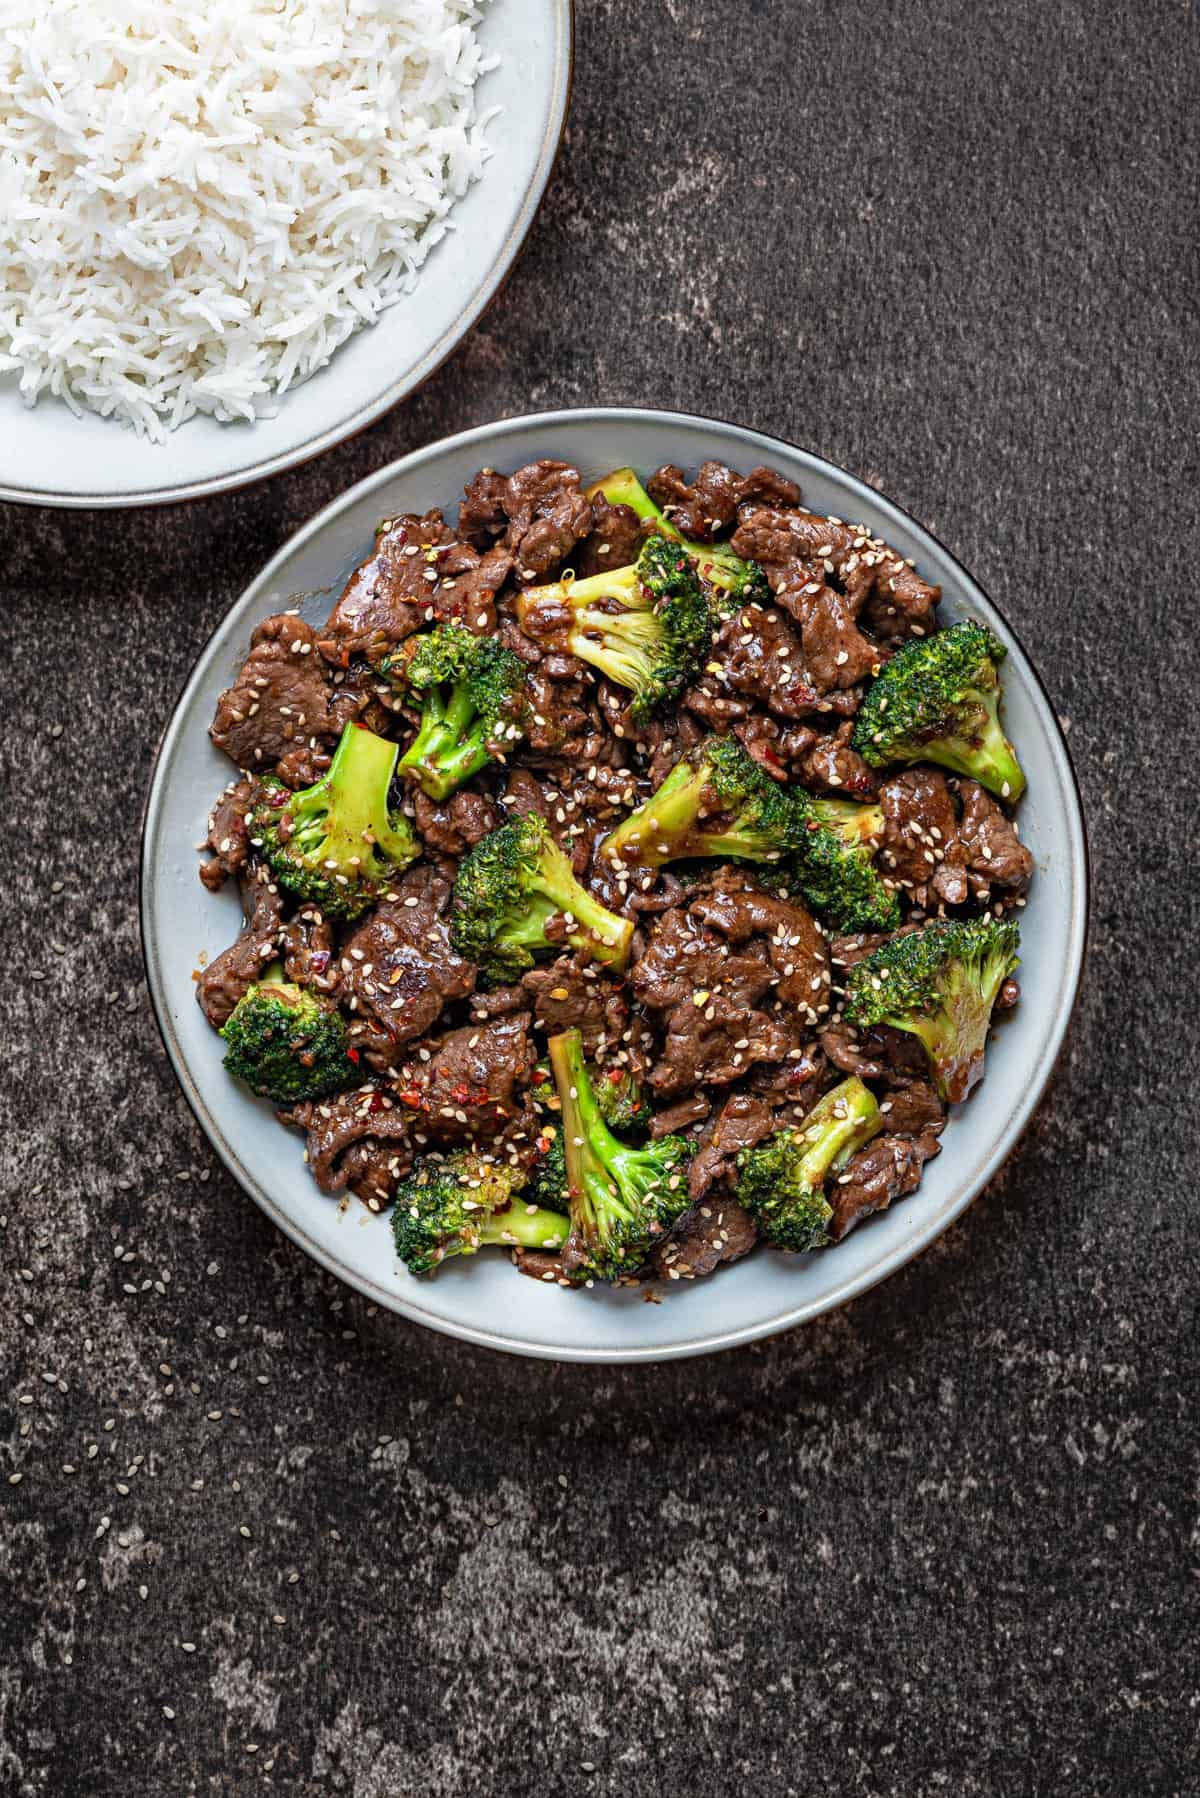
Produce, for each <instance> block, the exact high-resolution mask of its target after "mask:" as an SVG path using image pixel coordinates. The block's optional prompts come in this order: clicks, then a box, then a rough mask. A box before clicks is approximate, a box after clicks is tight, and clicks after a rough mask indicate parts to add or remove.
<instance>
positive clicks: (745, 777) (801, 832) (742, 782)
mask: <svg viewBox="0 0 1200 1798" xmlns="http://www.w3.org/2000/svg"><path fill="white" fill-rule="evenodd" d="M805 834H806V833H805V829H804V812H803V795H801V794H799V792H798V791H793V790H791V789H789V788H787V787H782V786H780V785H779V783H778V782H777V781H774V780H772V779H771V777H770V775H769V774H764V773H763V771H762V769H761V768H760V767H759V765H758V763H757V762H756V761H755V760H754V758H753V757H752V756H749V755H747V754H746V751H745V750H744V749H743V748H742V746H741V744H740V743H738V742H737V741H736V740H735V739H734V738H733V737H707V738H706V739H705V741H704V742H703V743H701V744H699V745H698V746H697V747H696V748H695V749H694V750H692V751H691V753H690V754H689V755H687V756H685V757H684V758H683V760H682V761H679V762H676V764H675V766H674V767H673V768H672V770H671V772H670V773H669V774H668V775H667V778H666V779H665V780H664V781H663V783H662V785H661V786H660V787H659V789H658V791H657V792H656V793H654V794H652V795H651V797H650V798H649V799H647V800H646V801H645V803H644V804H642V805H640V806H638V808H637V810H636V811H635V812H631V813H630V815H629V817H628V818H625V819H624V820H623V821H622V822H621V823H620V824H618V825H617V827H616V829H615V830H613V831H610V833H609V835H608V836H607V837H605V839H604V842H603V844H602V845H601V854H602V855H604V856H608V857H610V858H611V859H612V860H614V861H618V862H622V863H624V864H625V865H627V866H630V865H635V864H636V865H638V866H641V867H647V868H661V867H662V866H663V865H664V863H666V862H671V861H683V860H686V859H688V858H692V857H696V856H704V855H717V856H737V857H739V858H741V859H742V860H744V861H767V862H771V861H778V860H779V859H780V857H781V856H783V855H786V854H787V853H788V852H789V851H790V850H795V849H799V848H801V847H802V846H803V839H804V836H805Z"/></svg>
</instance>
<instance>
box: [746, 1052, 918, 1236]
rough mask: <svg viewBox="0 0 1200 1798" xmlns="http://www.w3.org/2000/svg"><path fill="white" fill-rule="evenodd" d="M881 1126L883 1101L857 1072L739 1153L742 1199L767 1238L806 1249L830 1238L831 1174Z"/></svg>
mask: <svg viewBox="0 0 1200 1798" xmlns="http://www.w3.org/2000/svg"><path fill="white" fill-rule="evenodd" d="M882 1128H883V1119H882V1117H881V1116H880V1112H879V1106H878V1105H877V1104H876V1103H875V1099H874V1097H873V1095H872V1094H871V1093H870V1092H869V1091H868V1090H867V1088H866V1087H865V1086H864V1085H863V1083H862V1081H861V1080H860V1079H859V1078H858V1076H857V1075H856V1074H852V1075H851V1076H850V1078H849V1079H848V1080H843V1081H842V1082H841V1084H840V1085H838V1086H835V1087H833V1088H832V1089H831V1090H830V1091H829V1092H827V1093H826V1094H825V1096H824V1098H823V1099H820V1100H818V1102H817V1104H816V1105H814V1107H813V1109H812V1110H811V1111H810V1112H809V1114H808V1116H807V1117H806V1118H805V1120H804V1122H803V1123H802V1124H800V1125H799V1126H797V1127H796V1128H795V1129H788V1130H777V1131H776V1132H775V1134H774V1136H769V1137H768V1138H767V1140H766V1142H764V1143H760V1144H759V1146H758V1147H757V1148H755V1149H742V1150H741V1151H740V1152H739V1154H738V1158H737V1159H738V1188H737V1196H738V1199H739V1201H740V1202H741V1203H742V1204H743V1205H744V1206H745V1208H746V1210H747V1211H748V1212H749V1213H750V1215H751V1216H752V1217H753V1219H754V1221H755V1223H756V1224H757V1225H758V1227H759V1229H760V1230H761V1231H762V1233H763V1235H764V1236H765V1237H766V1239H767V1241H768V1242H769V1243H772V1244H773V1245H774V1247H775V1248H777V1249H790V1250H791V1251H792V1252H793V1253H794V1254H797V1255H803V1254H805V1253H806V1252H807V1251H808V1250H809V1249H822V1248H824V1247H825V1245H826V1243H827V1242H828V1241H829V1237H828V1235H827V1233H826V1229H825V1226H826V1224H827V1223H828V1222H829V1220H830V1218H831V1217H832V1216H833V1206H832V1205H831V1204H830V1203H829V1200H828V1199H827V1198H826V1197H825V1185H826V1182H827V1181H828V1179H829V1176H830V1175H831V1174H832V1173H834V1172H835V1171H836V1170H837V1169H838V1168H839V1167H842V1166H844V1165H845V1163H846V1162H847V1161H849V1159H850V1157H851V1156H852V1155H854V1154H856V1153H857V1152H858V1150H859V1149H861V1148H862V1146H863V1144H864V1143H867V1142H870V1140H871V1138H872V1137H873V1136H875V1135H877V1134H878V1132H879V1131H880V1130H881V1129H882Z"/></svg>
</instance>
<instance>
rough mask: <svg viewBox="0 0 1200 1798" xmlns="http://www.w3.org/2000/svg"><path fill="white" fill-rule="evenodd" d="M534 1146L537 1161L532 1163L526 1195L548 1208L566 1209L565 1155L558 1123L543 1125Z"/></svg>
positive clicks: (552, 1209) (553, 1209)
mask: <svg viewBox="0 0 1200 1798" xmlns="http://www.w3.org/2000/svg"><path fill="white" fill-rule="evenodd" d="M536 1147H537V1160H536V1161H535V1162H534V1164H533V1169H532V1171H531V1173H530V1176H529V1186H528V1188H527V1191H528V1193H529V1197H530V1199H531V1200H533V1201H534V1202H535V1203H536V1204H538V1205H545V1206H547V1207H548V1208H549V1209H550V1210H551V1211H557V1210H565V1209H566V1205H567V1158H566V1154H565V1152H564V1150H563V1138H562V1131H561V1130H560V1129H559V1127H558V1125H557V1124H543V1126H542V1129H541V1132H540V1134H539V1136H538V1139H537V1145H536Z"/></svg>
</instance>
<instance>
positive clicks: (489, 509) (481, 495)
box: [458, 468, 508, 549]
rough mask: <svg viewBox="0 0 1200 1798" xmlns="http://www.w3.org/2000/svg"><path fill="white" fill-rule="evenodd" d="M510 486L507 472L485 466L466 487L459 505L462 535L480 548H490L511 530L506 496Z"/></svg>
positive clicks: (459, 529) (460, 534)
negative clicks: (506, 510) (506, 509)
mask: <svg viewBox="0 0 1200 1798" xmlns="http://www.w3.org/2000/svg"><path fill="white" fill-rule="evenodd" d="M507 487H508V480H507V477H506V476H505V475H502V474H497V472H496V470H495V469H494V468H481V469H480V471H479V473H478V474H477V475H475V476H474V477H473V478H472V479H471V480H469V481H468V482H467V484H466V487H465V488H464V489H463V498H462V504H461V505H460V506H459V508H458V534H459V536H460V537H462V538H464V539H465V540H466V541H467V542H468V543H473V544H474V545H475V547H476V549H487V547H488V545H489V544H491V543H494V542H495V541H496V538H497V537H503V535H504V533H505V531H506V530H507V529H508V514H507V513H506V512H505V510H504V495H505V492H506V490H507Z"/></svg>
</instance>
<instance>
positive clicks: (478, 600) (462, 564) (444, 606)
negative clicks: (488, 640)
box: [430, 543, 512, 637]
mask: <svg viewBox="0 0 1200 1798" xmlns="http://www.w3.org/2000/svg"><path fill="white" fill-rule="evenodd" d="M434 566H435V567H436V569H437V573H438V579H437V584H436V585H435V586H433V588H432V594H431V601H430V603H431V604H432V606H433V610H434V615H435V618H436V621H437V622H438V623H439V624H460V625H462V627H463V629H464V630H468V631H472V632H473V633H474V635H475V636H477V637H494V636H495V634H496V623H497V619H496V595H497V593H499V591H500V589H501V587H503V585H504V583H505V581H506V580H507V579H508V577H509V574H510V573H511V572H512V556H511V555H510V554H509V552H508V550H506V549H504V548H502V547H501V546H500V545H497V546H496V547H495V548H494V549H488V550H485V551H484V552H483V554H482V555H480V553H479V551H478V550H477V549H475V547H474V546H473V545H472V544H470V543H452V544H450V545H449V546H448V547H447V548H445V549H440V550H439V551H438V554H437V561H436V563H434Z"/></svg>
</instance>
